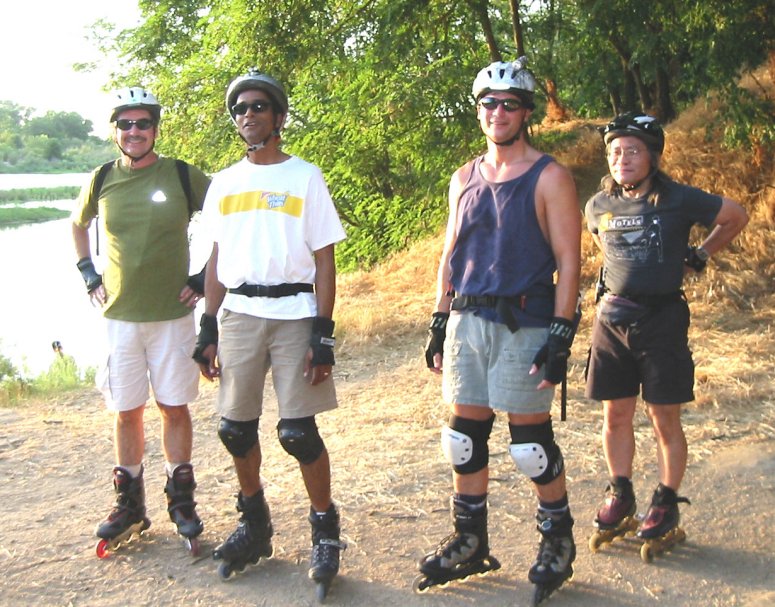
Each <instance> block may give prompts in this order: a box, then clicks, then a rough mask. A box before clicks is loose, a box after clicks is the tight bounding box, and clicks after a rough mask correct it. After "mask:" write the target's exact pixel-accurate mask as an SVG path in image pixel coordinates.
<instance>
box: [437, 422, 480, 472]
mask: <svg viewBox="0 0 775 607" xmlns="http://www.w3.org/2000/svg"><path fill="white" fill-rule="evenodd" d="M441 450H442V451H443V452H444V457H446V458H447V461H448V462H449V463H450V464H452V465H453V466H464V465H465V464H467V463H468V462H470V461H471V458H472V457H473V455H474V441H473V440H471V437H470V436H468V435H467V434H463V433H462V432H458V431H457V430H453V429H452V428H450V427H449V426H444V427H442V429H441Z"/></svg>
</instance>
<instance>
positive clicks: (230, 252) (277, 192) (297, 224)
mask: <svg viewBox="0 0 775 607" xmlns="http://www.w3.org/2000/svg"><path fill="white" fill-rule="evenodd" d="M202 223H203V225H204V226H205V229H206V230H207V231H208V232H209V233H210V234H211V236H212V240H213V241H214V242H216V243H218V267H217V270H218V280H219V281H220V282H221V284H223V285H224V286H225V287H226V288H227V289H230V288H236V287H239V286H240V285H242V284H243V283H247V284H251V285H277V284H282V283H300V282H301V283H313V284H314V283H315V259H314V257H313V252H314V251H317V250H319V249H322V248H324V247H326V246H328V245H330V244H334V243H337V242H339V241H341V240H343V239H344V238H345V233H344V229H343V228H342V223H341V221H340V220H339V216H338V215H337V212H336V208H335V207H334V204H333V201H332V200H331V195H330V194H329V192H328V188H327V187H326V183H325V181H324V179H323V175H322V173H321V172H320V169H319V168H318V167H316V166H315V165H313V164H310V163H309V162H306V161H304V160H302V159H301V158H298V157H296V156H291V157H290V158H289V159H288V160H286V161H285V162H282V163H280V164H271V165H259V164H253V163H252V162H250V161H249V160H248V159H247V158H244V159H243V160H241V161H240V162H238V163H236V164H234V165H232V166H230V167H228V168H226V169H224V170H223V171H220V172H218V173H216V174H215V175H214V176H213V180H212V184H211V185H210V189H209V190H208V192H207V198H205V203H204V210H203V211H202ZM223 307H224V308H225V309H229V310H232V311H234V312H241V313H244V314H250V315H252V316H257V317H260V318H274V319H297V318H308V317H311V316H316V314H317V304H316V300H315V295H314V293H299V294H298V295H293V296H290V297H246V296H244V295H237V294H234V293H227V294H226V298H225V299H224V302H223Z"/></svg>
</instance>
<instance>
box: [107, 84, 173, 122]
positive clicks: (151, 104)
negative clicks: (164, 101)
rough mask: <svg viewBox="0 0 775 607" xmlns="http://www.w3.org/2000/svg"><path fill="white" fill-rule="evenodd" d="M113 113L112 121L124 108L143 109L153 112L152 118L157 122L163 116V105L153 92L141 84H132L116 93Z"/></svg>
mask: <svg viewBox="0 0 775 607" xmlns="http://www.w3.org/2000/svg"><path fill="white" fill-rule="evenodd" d="M113 99H114V101H115V105H114V106H113V113H112V114H111V115H110V121H111V122H113V121H114V120H116V118H118V115H119V114H120V113H121V112H123V111H124V110H131V109H142V110H148V111H149V112H150V113H151V118H153V121H154V122H155V123H157V124H158V123H159V119H160V118H161V105H160V104H159V102H158V101H157V100H156V97H154V96H153V93H151V92H150V91H146V90H145V89H144V88H143V87H141V86H130V87H128V88H123V89H119V90H118V91H116V92H115V93H114V96H113Z"/></svg>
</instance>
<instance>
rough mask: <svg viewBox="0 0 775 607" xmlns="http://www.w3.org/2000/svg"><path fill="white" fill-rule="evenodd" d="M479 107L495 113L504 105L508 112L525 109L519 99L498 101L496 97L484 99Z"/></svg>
mask: <svg viewBox="0 0 775 607" xmlns="http://www.w3.org/2000/svg"><path fill="white" fill-rule="evenodd" d="M479 105H481V106H482V107H483V108H484V109H485V110H493V111H494V110H496V109H498V106H499V105H502V106H503V109H504V110H506V111H507V112H516V111H517V110H521V109H522V108H523V107H525V106H524V105H522V104H521V103H520V102H519V101H518V100H517V99H496V98H495V97H484V98H483V99H481V100H480V101H479Z"/></svg>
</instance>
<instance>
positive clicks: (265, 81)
mask: <svg viewBox="0 0 775 607" xmlns="http://www.w3.org/2000/svg"><path fill="white" fill-rule="evenodd" d="M251 90H259V91H264V92H265V93H266V94H267V95H269V98H270V99H271V100H272V103H273V104H274V106H275V110H276V111H277V112H279V113H281V114H287V113H288V96H287V95H286V94H285V89H284V88H283V85H282V84H280V83H279V82H278V81H277V80H275V79H274V78H272V77H271V76H269V75H267V74H262V73H261V72H259V71H258V70H257V69H256V68H252V69H251V70H249V71H248V73H247V74H245V75H244V76H237V77H236V78H235V79H234V80H232V81H231V84H230V85H229V88H228V89H227V90H226V109H227V110H228V112H229V116H231V119H232V120H234V111H233V110H232V108H233V107H234V104H235V103H236V102H237V97H238V96H239V94H240V93H241V92H242V91H251Z"/></svg>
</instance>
